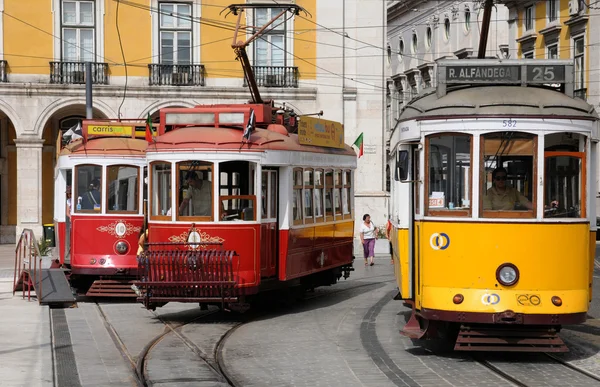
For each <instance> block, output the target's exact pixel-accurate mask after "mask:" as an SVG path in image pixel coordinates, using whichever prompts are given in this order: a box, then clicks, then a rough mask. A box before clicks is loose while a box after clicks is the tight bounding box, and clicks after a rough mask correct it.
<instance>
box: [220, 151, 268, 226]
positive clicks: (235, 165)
mask: <svg viewBox="0 0 600 387" xmlns="http://www.w3.org/2000/svg"><path fill="white" fill-rule="evenodd" d="M254 171H255V164H254V163H250V162H248V161H243V160H236V161H226V162H222V163H221V164H219V183H218V184H219V196H220V197H219V219H220V220H221V221H241V220H244V221H255V220H256V219H257V218H256V215H257V214H256V212H255V211H256V193H255V192H254V184H253V180H254ZM268 182H269V180H268V171H263V172H262V186H261V194H262V195H261V196H262V202H261V207H262V208H261V212H262V214H263V216H262V217H263V218H266V217H267V213H266V211H267V210H266V200H267V186H268Z"/></svg>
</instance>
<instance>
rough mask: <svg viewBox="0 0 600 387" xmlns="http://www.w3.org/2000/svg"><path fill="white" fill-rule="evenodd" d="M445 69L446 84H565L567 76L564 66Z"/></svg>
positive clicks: (459, 66) (493, 66) (540, 65)
mask: <svg viewBox="0 0 600 387" xmlns="http://www.w3.org/2000/svg"><path fill="white" fill-rule="evenodd" d="M445 68H446V74H445V75H446V82H445V83H446V84H461V83H462V84H464V83H495V84H520V83H522V82H525V83H529V84H536V83H542V84H543V83H564V82H565V74H566V71H565V66H564V65H555V64H539V65H535V64H526V65H502V64H498V65H450V66H445Z"/></svg>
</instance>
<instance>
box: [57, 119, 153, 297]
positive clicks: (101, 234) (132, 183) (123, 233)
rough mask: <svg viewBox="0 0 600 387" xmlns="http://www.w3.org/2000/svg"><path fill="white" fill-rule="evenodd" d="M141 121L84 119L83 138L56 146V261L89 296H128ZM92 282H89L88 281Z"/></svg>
mask: <svg viewBox="0 0 600 387" xmlns="http://www.w3.org/2000/svg"><path fill="white" fill-rule="evenodd" d="M144 125H145V123H144V122H135V121H121V122H116V121H108V120H93V121H92V120H90V121H87V120H85V121H83V125H82V134H83V138H80V139H78V140H75V141H72V142H71V143H69V144H68V145H66V146H65V147H63V148H62V149H61V151H60V154H59V156H58V161H57V168H56V169H57V172H56V174H55V196H54V197H55V201H56V202H55V206H54V208H55V211H54V220H55V225H56V229H57V233H56V234H57V236H58V238H57V239H58V247H59V255H60V263H61V264H62V265H63V267H66V268H69V269H70V275H69V276H70V281H71V283H72V284H74V286H75V287H77V288H80V287H85V288H87V287H88V286H89V285H90V284H91V285H92V286H91V287H90V288H89V290H88V292H87V295H89V296H132V295H134V294H133V293H132V292H131V289H129V287H130V284H129V281H131V280H132V279H135V276H136V274H137V259H136V257H137V248H138V246H137V241H138V238H139V236H140V232H141V230H142V227H143V223H144V215H143V200H144V197H143V192H144V181H143V180H144V178H143V177H144V166H145V164H146V158H145V153H146V146H147V144H148V143H147V142H146V141H145V140H144V139H137V138H136V130H135V129H136V127H142V128H143V127H144ZM92 282H93V284H92Z"/></svg>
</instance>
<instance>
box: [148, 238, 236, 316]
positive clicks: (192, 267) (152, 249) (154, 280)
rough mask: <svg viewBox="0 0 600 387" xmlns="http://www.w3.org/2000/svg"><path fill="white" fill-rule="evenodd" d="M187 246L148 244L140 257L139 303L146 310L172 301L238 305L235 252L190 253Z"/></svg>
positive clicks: (217, 250) (207, 250) (197, 251)
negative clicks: (157, 304)
mask: <svg viewBox="0 0 600 387" xmlns="http://www.w3.org/2000/svg"><path fill="white" fill-rule="evenodd" d="M185 245H187V244H156V245H153V244H149V246H148V247H149V248H148V250H147V251H145V252H144V253H142V254H141V255H140V256H139V257H138V275H139V280H138V281H137V282H136V286H137V290H138V291H139V293H138V300H139V301H142V302H143V303H144V305H145V306H146V307H149V306H150V305H151V304H156V303H164V302H170V301H179V302H221V303H223V304H227V303H231V302H236V301H237V299H238V297H237V294H236V289H235V288H236V284H237V281H236V275H235V274H236V273H235V271H236V270H235V269H234V257H235V256H236V253H235V252H234V251H230V250H219V249H214V248H213V249H192V250H188V249H186V248H185ZM180 247H184V248H183V249H181V248H180ZM238 263H239V262H238ZM238 266H239V265H238ZM238 271H239V267H238Z"/></svg>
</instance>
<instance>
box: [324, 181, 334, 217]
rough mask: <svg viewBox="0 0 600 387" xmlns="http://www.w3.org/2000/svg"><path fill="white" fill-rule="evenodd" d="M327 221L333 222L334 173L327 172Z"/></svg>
mask: <svg viewBox="0 0 600 387" xmlns="http://www.w3.org/2000/svg"><path fill="white" fill-rule="evenodd" d="M324 190H325V221H327V222H329V221H331V220H333V171H332V170H328V171H325V188H324Z"/></svg>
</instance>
